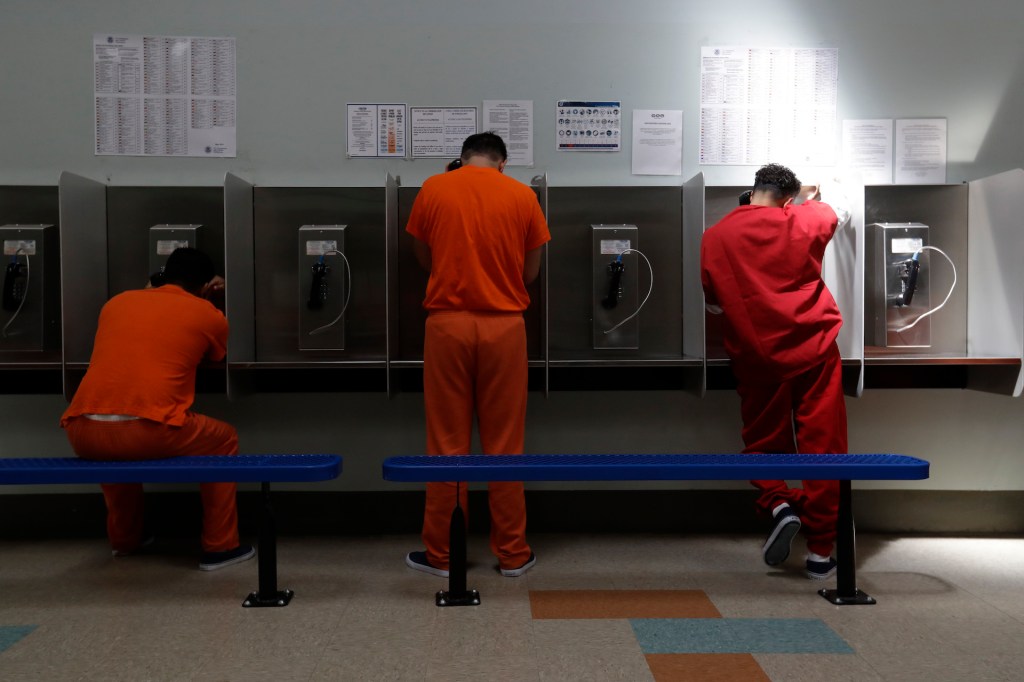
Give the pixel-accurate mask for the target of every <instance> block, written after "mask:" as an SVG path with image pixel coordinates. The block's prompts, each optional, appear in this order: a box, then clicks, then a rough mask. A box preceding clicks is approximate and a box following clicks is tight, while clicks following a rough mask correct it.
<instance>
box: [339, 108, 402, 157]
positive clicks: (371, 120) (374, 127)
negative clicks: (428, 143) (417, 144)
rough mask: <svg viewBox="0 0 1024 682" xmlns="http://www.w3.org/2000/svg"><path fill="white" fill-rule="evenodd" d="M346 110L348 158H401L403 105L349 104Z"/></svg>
mask: <svg viewBox="0 0 1024 682" xmlns="http://www.w3.org/2000/svg"><path fill="white" fill-rule="evenodd" d="M347 109H348V134H347V137H348V142H347V149H348V155H349V157H351V158H354V159H377V158H396V157H397V158H401V157H404V156H405V154H406V134H407V133H406V128H407V125H406V124H407V120H406V119H407V112H408V107H407V106H406V105H405V104H349V105H348V107H347Z"/></svg>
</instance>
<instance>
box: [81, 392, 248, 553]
mask: <svg viewBox="0 0 1024 682" xmlns="http://www.w3.org/2000/svg"><path fill="white" fill-rule="evenodd" d="M65 431H66V432H67V435H68V441H70V443H71V448H72V449H73V450H74V451H75V454H76V455H78V456H79V457H81V458H82V459H97V460H140V459H161V458H164V457H180V456H183V455H237V454H238V434H237V433H236V432H235V429H234V427H232V426H231V425H230V424H227V423H225V422H222V421H218V420H216V419H212V418H210V417H205V416H203V415H201V414H195V413H193V412H189V413H187V414H186V417H185V423H184V424H183V425H182V426H168V425H166V424H160V423H158V422H154V421H150V420H148V419H134V420H130V421H118V422H107V421H94V420H92V419H89V418H88V417H76V418H75V419H73V420H71V421H70V422H69V423H68V424H67V426H65ZM101 488H102V489H103V498H104V500H105V501H106V503H107V537H108V538H109V539H110V546H111V548H113V549H115V550H118V551H131V550H134V549H136V548H137V547H138V546H139V543H140V542H142V540H143V537H142V534H143V491H142V484H141V483H106V484H103V485H102V486H101ZM236 488H237V486H236V484H234V483H201V484H200V485H199V490H200V494H201V497H202V501H203V532H202V546H203V551H206V552H224V551H227V550H229V549H234V548H235V547H238V510H237V508H236V506H235V489H236Z"/></svg>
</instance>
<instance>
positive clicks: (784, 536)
mask: <svg viewBox="0 0 1024 682" xmlns="http://www.w3.org/2000/svg"><path fill="white" fill-rule="evenodd" d="M774 524H775V525H773V526H772V532H771V533H769V534H768V539H766V540H765V541H764V547H762V548H761V553H762V554H763V555H764V562H765V563H766V564H768V565H769V566H778V565H779V564H781V563H782V562H783V561H785V560H786V559H787V558H789V547H790V545H791V544H792V543H793V538H795V537H796V534H797V533H798V532H799V531H800V517H799V516H797V515H796V512H795V511H793V508H792V507H790V506H789V505H786V506H785V507H783V508H782V509H780V510H779V513H778V514H776V515H775V521H774Z"/></svg>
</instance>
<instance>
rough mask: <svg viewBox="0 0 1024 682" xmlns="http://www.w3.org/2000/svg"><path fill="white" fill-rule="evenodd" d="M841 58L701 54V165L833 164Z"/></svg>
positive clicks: (759, 51) (787, 51)
mask: <svg viewBox="0 0 1024 682" xmlns="http://www.w3.org/2000/svg"><path fill="white" fill-rule="evenodd" d="M838 84H839V50H837V49H835V48H753V47H702V48H701V67H700V163H701V164H706V165H757V164H764V163H768V162H773V161H775V162H779V163H789V164H800V165H816V166H824V165H832V164H834V163H835V147H836V103H837V101H838Z"/></svg>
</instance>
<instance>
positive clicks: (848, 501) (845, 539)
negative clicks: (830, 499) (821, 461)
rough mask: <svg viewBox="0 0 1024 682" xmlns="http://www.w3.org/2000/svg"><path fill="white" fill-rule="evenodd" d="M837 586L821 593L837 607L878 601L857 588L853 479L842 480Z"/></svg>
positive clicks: (837, 540)
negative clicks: (851, 480)
mask: <svg viewBox="0 0 1024 682" xmlns="http://www.w3.org/2000/svg"><path fill="white" fill-rule="evenodd" d="M836 561H837V562H838V566H837V567H836V587H837V588H838V589H835V590H818V594H820V595H821V596H822V597H824V598H825V599H827V600H828V601H830V602H832V603H833V604H835V605H836V606H853V605H860V604H874V603H875V600H874V599H873V598H872V597H870V596H868V595H867V594H865V593H863V592H861V591H860V590H858V589H857V549H856V529H855V528H854V525H853V490H852V485H851V482H850V481H839V519H838V522H837V526H836Z"/></svg>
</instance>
